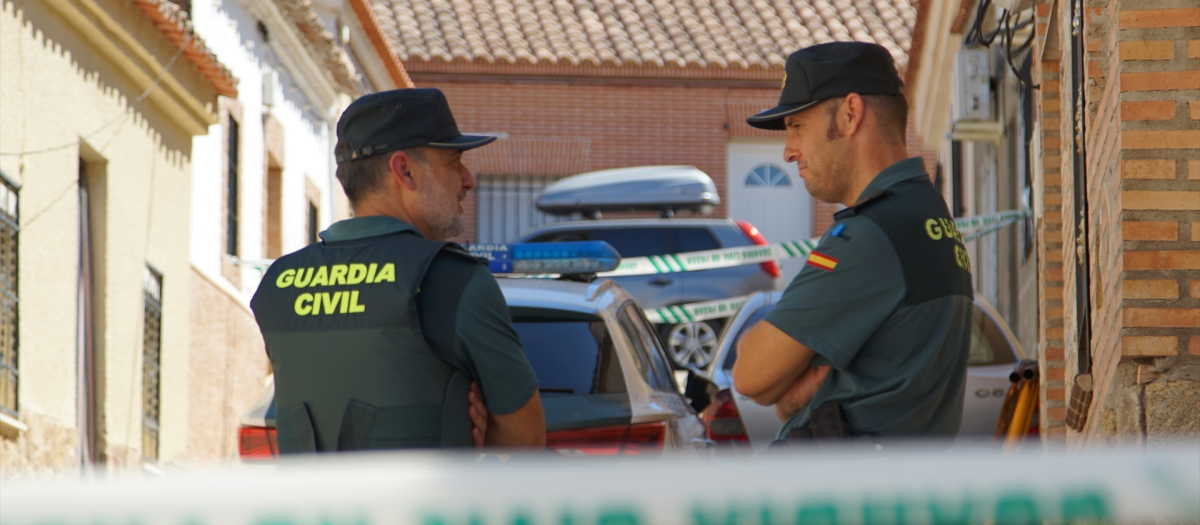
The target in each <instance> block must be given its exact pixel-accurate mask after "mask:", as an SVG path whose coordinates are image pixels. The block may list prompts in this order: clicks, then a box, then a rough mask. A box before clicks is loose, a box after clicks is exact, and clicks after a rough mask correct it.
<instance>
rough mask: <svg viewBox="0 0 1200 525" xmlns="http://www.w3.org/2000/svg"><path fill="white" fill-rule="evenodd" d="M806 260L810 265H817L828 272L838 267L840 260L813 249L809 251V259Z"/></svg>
mask: <svg viewBox="0 0 1200 525" xmlns="http://www.w3.org/2000/svg"><path fill="white" fill-rule="evenodd" d="M806 262H807V263H808V265H809V266H815V267H817V268H820V269H822V270H825V271H827V272H832V271H833V269H834V268H837V263H838V260H837V259H834V258H833V257H830V256H828V255H825V254H823V253H820V252H818V251H816V250H813V251H812V252H809V254H808V261H806Z"/></svg>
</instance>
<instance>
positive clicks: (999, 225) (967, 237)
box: [962, 215, 1026, 244]
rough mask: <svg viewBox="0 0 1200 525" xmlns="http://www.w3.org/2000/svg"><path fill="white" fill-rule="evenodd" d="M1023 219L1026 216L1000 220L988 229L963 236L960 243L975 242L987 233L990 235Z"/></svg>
mask: <svg viewBox="0 0 1200 525" xmlns="http://www.w3.org/2000/svg"><path fill="white" fill-rule="evenodd" d="M1025 217H1026V215H1019V216H1016V217H1008V218H1005V219H1004V220H1001V221H999V222H995V223H993V225H992V226H989V227H987V228H984V229H982V230H978V231H975V232H971V233H970V234H967V235H964V236H963V240H962V242H963V243H964V244H965V243H968V242H971V241H973V240H975V239H978V238H980V237H983V236H984V235H987V234H989V233H992V232H995V231H999V230H1000V229H1001V228H1004V227H1005V226H1008V225H1009V224H1012V223H1014V222H1017V221H1019V220H1021V219H1023V218H1025Z"/></svg>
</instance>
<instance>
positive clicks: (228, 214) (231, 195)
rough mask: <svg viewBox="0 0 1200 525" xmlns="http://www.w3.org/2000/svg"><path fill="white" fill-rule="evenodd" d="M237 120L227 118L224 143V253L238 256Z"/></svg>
mask: <svg viewBox="0 0 1200 525" xmlns="http://www.w3.org/2000/svg"><path fill="white" fill-rule="evenodd" d="M239 132H240V130H239V129H238V122H237V120H235V119H234V118H233V117H230V118H229V143H228V144H226V153H225V156H226V159H227V160H228V162H229V165H228V167H227V170H228V171H227V173H226V176H225V179H226V182H227V183H228V188H226V189H227V191H226V193H225V253H227V254H229V255H232V256H234V257H237V256H238V222H239V221H238V216H239V214H238V189H239V188H240V186H239V185H238V146H239V144H240V140H239V138H238V133H239Z"/></svg>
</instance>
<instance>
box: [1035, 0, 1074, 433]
mask: <svg viewBox="0 0 1200 525" xmlns="http://www.w3.org/2000/svg"><path fill="white" fill-rule="evenodd" d="M1037 16H1038V23H1037V33H1038V35H1041V36H1042V38H1045V35H1047V33H1048V30H1049V24H1050V21H1051V19H1052V17H1051V4H1049V3H1047V4H1041V5H1038V6H1037ZM1046 46H1047V48H1048V50H1047V52H1046V53H1045V54H1043V56H1042V60H1037V61H1034V63H1033V74H1034V76H1035V77H1036V78H1039V79H1040V85H1041V89H1040V90H1039V95H1040V96H1039V99H1038V103H1037V104H1035V108H1036V115H1035V120H1036V121H1037V122H1038V124H1039V126H1038V132H1039V135H1040V136H1039V140H1040V141H1041V151H1040V159H1039V160H1040V162H1041V173H1042V176H1041V187H1040V188H1038V193H1039V194H1040V195H1041V199H1040V201H1041V202H1040V206H1039V217H1038V220H1037V224H1038V228H1037V237H1038V238H1037V246H1038V274H1039V275H1040V278H1039V279H1038V296H1039V297H1041V298H1042V300H1041V302H1040V305H1039V307H1038V327H1039V328H1038V332H1039V333H1038V365H1039V368H1040V369H1041V379H1042V388H1041V391H1040V394H1041V399H1040V400H1039V401H1040V403H1041V406H1042V410H1041V412H1040V414H1041V416H1040V417H1041V421H1039V427H1040V432H1041V434H1042V436H1043V438H1044V439H1049V440H1062V439H1064V438H1065V436H1066V424H1065V416H1066V399H1067V396H1066V386H1065V385H1066V383H1065V381H1064V377H1065V375H1066V346H1065V344H1064V327H1063V304H1064V302H1063V301H1064V297H1065V296H1064V295H1063V294H1064V286H1063V256H1064V253H1065V252H1064V245H1063V173H1064V170H1066V169H1067V168H1066V167H1065V166H1064V164H1063V162H1064V161H1063V155H1062V137H1063V136H1064V133H1067V135H1068V136H1069V133H1068V132H1066V131H1065V130H1066V129H1068V128H1065V127H1064V126H1067V125H1069V124H1067V122H1066V120H1069V119H1066V120H1064V119H1063V115H1064V114H1067V115H1069V114H1070V111H1069V110H1068V109H1064V106H1063V104H1064V101H1063V99H1062V97H1061V90H1062V87H1061V86H1062V81H1061V75H1060V66H1061V51H1059V50H1060V49H1061V45H1060V43H1059V42H1047V43H1046Z"/></svg>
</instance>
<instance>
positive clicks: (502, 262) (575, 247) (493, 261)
mask: <svg viewBox="0 0 1200 525" xmlns="http://www.w3.org/2000/svg"><path fill="white" fill-rule="evenodd" d="M467 251H468V252H471V255H474V256H475V257H481V258H484V259H487V260H488V269H490V270H491V271H492V273H533V274H538V273H559V274H561V273H599V272H608V271H612V270H615V269H616V268H617V265H619V264H620V263H621V254H620V253H617V250H616V249H615V248H613V247H612V246H611V245H609V244H608V243H606V242H604V241H574V242H530V243H520V244H468V245H467Z"/></svg>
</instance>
